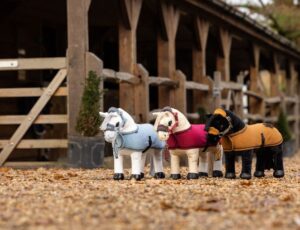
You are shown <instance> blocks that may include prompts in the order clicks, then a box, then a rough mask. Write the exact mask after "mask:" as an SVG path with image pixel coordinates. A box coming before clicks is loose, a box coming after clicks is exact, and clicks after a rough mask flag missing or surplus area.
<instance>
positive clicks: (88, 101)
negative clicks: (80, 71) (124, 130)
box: [75, 71, 103, 137]
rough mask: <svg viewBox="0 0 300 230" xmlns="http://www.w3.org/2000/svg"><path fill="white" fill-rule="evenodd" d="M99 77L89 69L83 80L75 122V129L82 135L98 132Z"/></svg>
mask: <svg viewBox="0 0 300 230" xmlns="http://www.w3.org/2000/svg"><path fill="white" fill-rule="evenodd" d="M100 82H101V79H100V77H99V76H97V74H96V72H94V71H89V73H88V77H87V78H86V80H85V84H84V91H83V95H82V98H81V104H80V110H79V115H78V117H77V122H76V127H75V129H76V131H77V132H78V133H80V134H81V135H82V136H87V137H92V136H95V135H97V134H98V132H99V126H100V123H101V120H100V116H99V110H100V99H101V97H102V96H103V91H101V92H100V90H99V85H100Z"/></svg>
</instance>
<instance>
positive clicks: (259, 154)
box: [254, 148, 266, 177]
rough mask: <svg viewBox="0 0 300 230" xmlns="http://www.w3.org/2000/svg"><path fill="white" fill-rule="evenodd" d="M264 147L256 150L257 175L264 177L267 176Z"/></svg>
mask: <svg viewBox="0 0 300 230" xmlns="http://www.w3.org/2000/svg"><path fill="white" fill-rule="evenodd" d="M263 150H264V148H260V149H258V150H257V151H256V166H255V172H254V176H255V177H264V176H265V157H264V154H266V153H264V151H263Z"/></svg>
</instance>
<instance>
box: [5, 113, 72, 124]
mask: <svg viewBox="0 0 300 230" xmlns="http://www.w3.org/2000/svg"><path fill="white" fill-rule="evenodd" d="M25 119H26V116H25V115H1V116H0V125H17V124H21V123H22V122H23V121H24V120H25ZM33 123H34V124H67V123H68V116H67V115H65V114H63V115H60V114H51V115H39V116H38V117H37V118H36V120H35V121H34V122H33Z"/></svg>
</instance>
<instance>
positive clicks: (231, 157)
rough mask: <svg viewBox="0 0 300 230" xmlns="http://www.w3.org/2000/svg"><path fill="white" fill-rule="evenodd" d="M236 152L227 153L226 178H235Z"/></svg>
mask: <svg viewBox="0 0 300 230" xmlns="http://www.w3.org/2000/svg"><path fill="white" fill-rule="evenodd" d="M234 161H235V152H226V153H225V178H228V179H234V178H235V165H234V164H235V162H234Z"/></svg>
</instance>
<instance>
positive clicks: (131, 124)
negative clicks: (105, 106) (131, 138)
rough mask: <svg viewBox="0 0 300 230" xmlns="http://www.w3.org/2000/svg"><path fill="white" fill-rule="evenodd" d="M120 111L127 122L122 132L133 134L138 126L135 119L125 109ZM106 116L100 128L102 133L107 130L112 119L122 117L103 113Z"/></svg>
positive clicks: (111, 113) (115, 113)
mask: <svg viewBox="0 0 300 230" xmlns="http://www.w3.org/2000/svg"><path fill="white" fill-rule="evenodd" d="M118 110H119V111H120V112H121V113H122V116H123V119H124V120H125V124H124V127H122V128H121V130H120V131H121V132H132V131H135V130H136V129H137V124H136V123H135V122H134V120H133V118H132V117H131V116H130V115H129V114H128V113H127V112H126V111H125V110H123V109H121V108H118ZM102 114H105V118H104V120H103V122H102V124H101V126H100V129H101V130H102V131H104V130H106V128H107V124H108V123H109V122H110V120H111V118H112V117H115V116H118V117H120V115H119V114H118V113H117V112H110V113H102ZM120 118H121V117H120Z"/></svg>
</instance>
